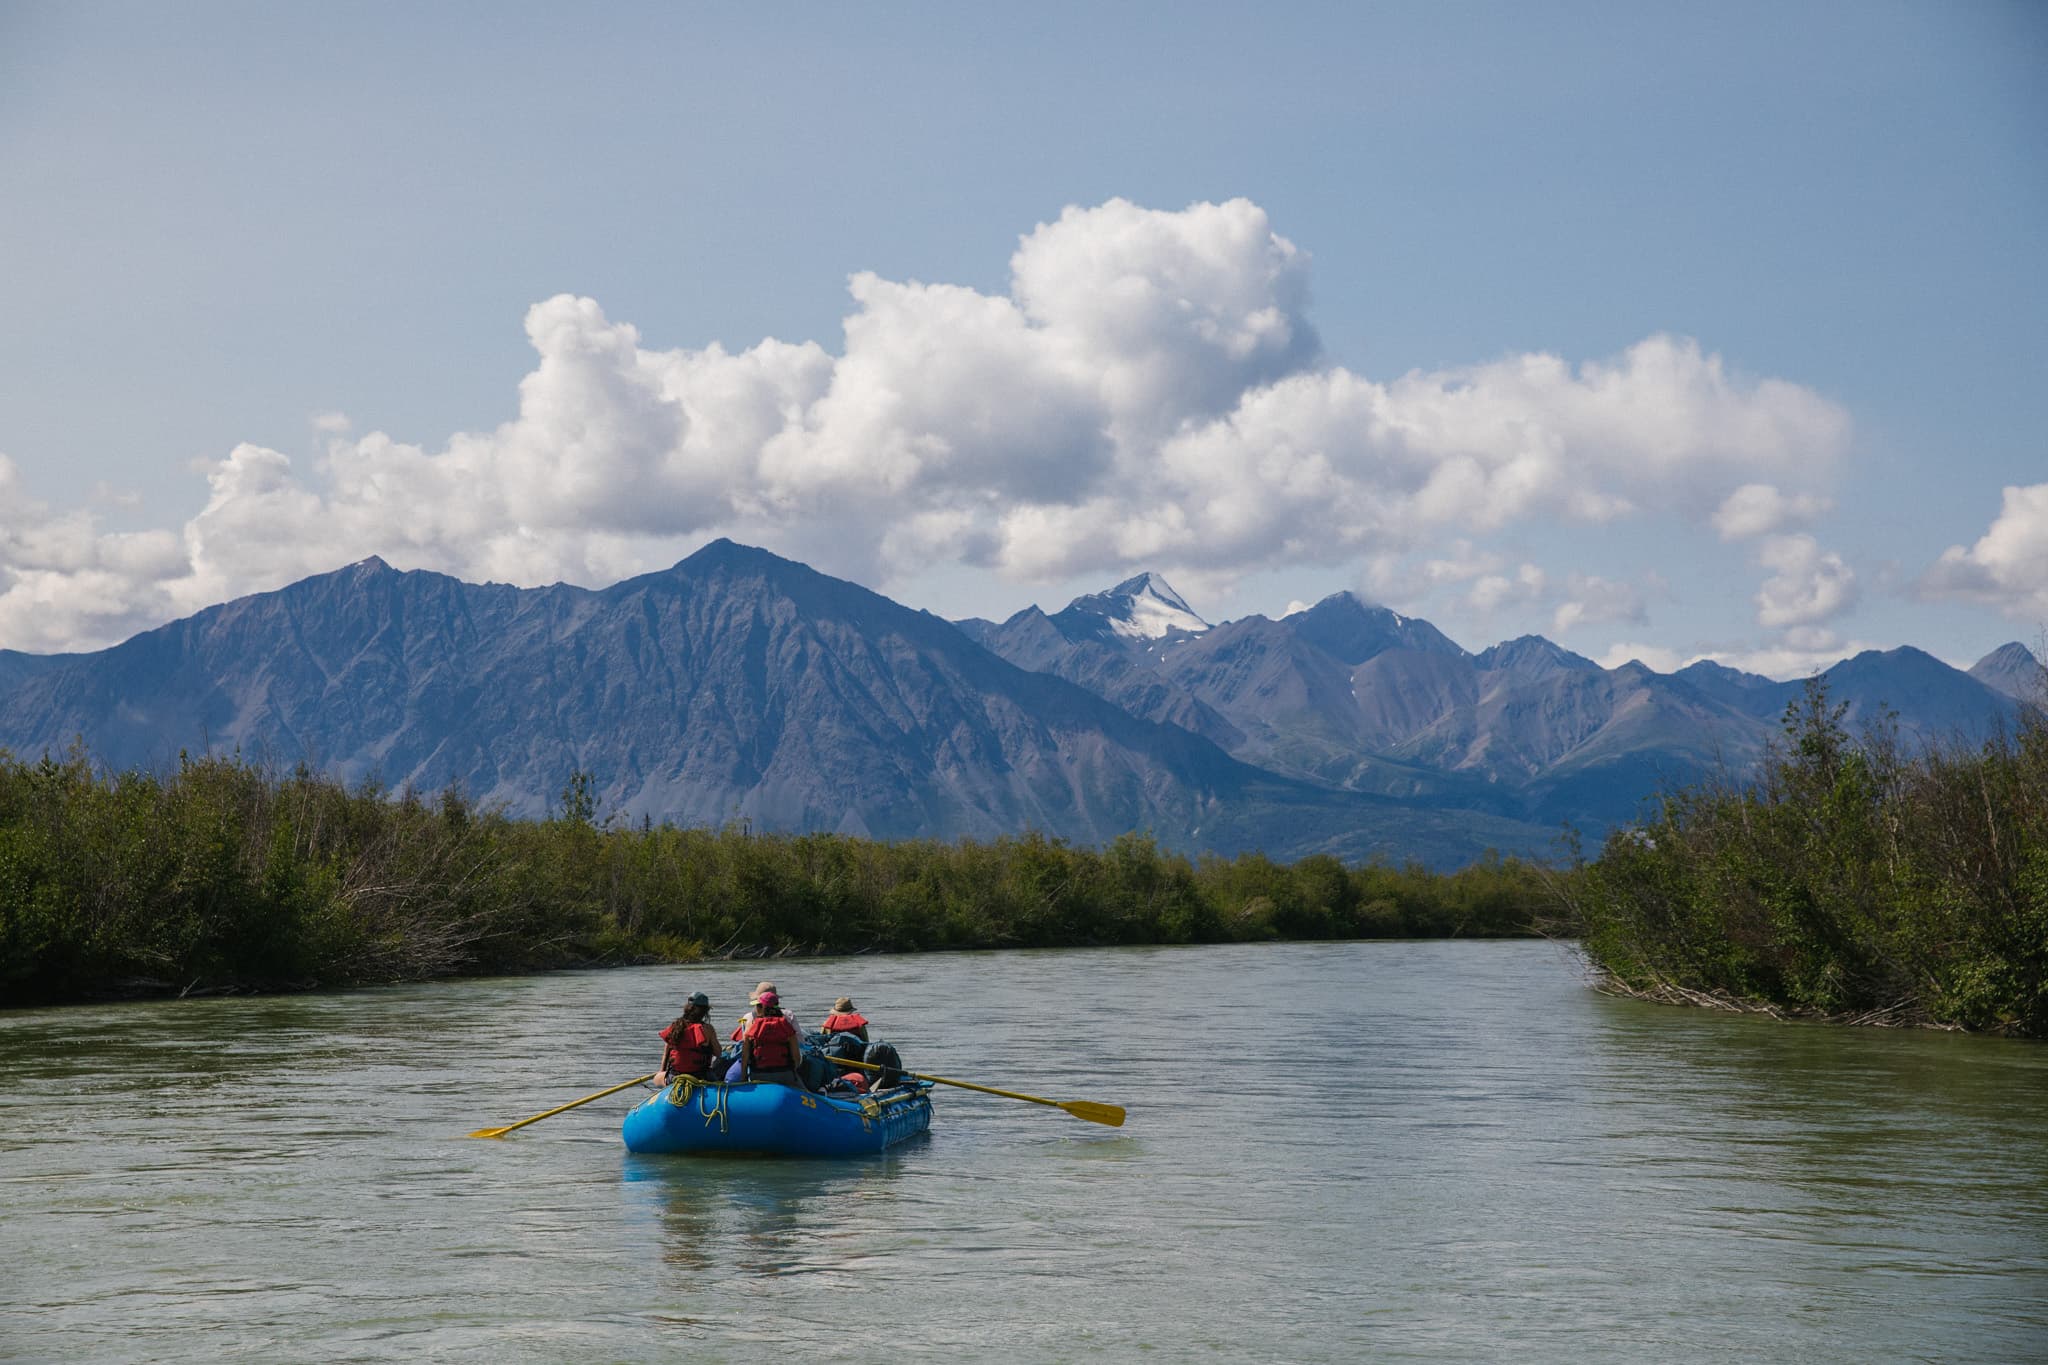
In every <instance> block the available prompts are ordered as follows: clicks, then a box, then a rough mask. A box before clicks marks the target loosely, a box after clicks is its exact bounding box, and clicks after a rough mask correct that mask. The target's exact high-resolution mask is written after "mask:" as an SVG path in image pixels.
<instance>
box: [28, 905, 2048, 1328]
mask: <svg viewBox="0 0 2048 1365" xmlns="http://www.w3.org/2000/svg"><path fill="white" fill-rule="evenodd" d="M762 975H771V976H773V977H774V978H775V979H776V981H777V983H778V984H779V985H780V986H781V987H782V990H783V996H784V999H785V1000H786V1001H789V1002H791V1003H792V1004H793V1005H794V1006H795V1007H796V1012H797V1013H798V1014H799V1017H800V1018H801V1019H803V1020H804V1021H806V1022H807V1023H808V1022H814V1021H815V1020H816V1018H817V1017H818V1016H820V1015H821V1014H822V1013H823V1012H824V1011H825V1009H826V1008H827V1007H828V1006H829V1005H830V1004H831V1000H832V997H833V996H835V995H838V994H841V993H846V994H851V995H852V996H853V997H854V998H855V1000H856V1001H857V1003H858V1004H859V1006H860V1007H861V1009H862V1010H863V1011H864V1012H865V1013H866V1014H867V1015H868V1016H869V1018H870V1019H872V1020H874V1021H875V1024H876V1032H877V1034H878V1035H880V1036H883V1037H886V1038H888V1039H889V1040H890V1041H893V1042H895V1043H896V1044H897V1045H898V1046H899V1047H900V1048H901V1049H902V1052H903V1054H904V1058H905V1060H906V1062H907V1063H908V1064H909V1065H910V1066H912V1067H913V1068H916V1069H920V1070H925V1071H932V1072H937V1073H939V1074H942V1075H946V1076H952V1077H958V1078H961V1079H966V1080H975V1081H982V1082H985V1083H989V1084H993V1085H997V1086H1002V1087H1005V1088H1008V1089H1015V1090H1022V1091H1029V1092H1032V1093H1035V1094H1040V1095H1046V1096H1050V1097H1054V1098H1060V1099H1091V1100H1099V1101H1104V1102H1108V1103H1114V1104H1121V1105H1124V1106H1126V1107H1127V1108H1128V1109H1129V1111H1130V1120H1129V1123H1128V1124H1127V1125H1126V1126H1125V1127H1123V1128H1121V1129H1110V1128H1105V1127H1099V1126H1096V1125H1092V1124H1087V1123H1083V1122H1080V1121H1079V1120H1076V1119H1074V1118H1071V1117H1069V1116H1067V1115H1066V1114H1064V1113H1061V1112H1059V1111H1057V1110H1052V1109H1044V1108H1040V1107H1038V1106H1035V1105H1029V1104H1021V1103H1016V1102H1013V1101H1007V1100H1000V1099H994V1098H990V1097H986V1096H981V1095H976V1094H971V1093H969V1092H966V1091H961V1090H941V1092H940V1093H939V1096H938V1099H939V1107H938V1114H937V1118H936V1120H935V1122H934V1124H933V1128H932V1131H931V1133H930V1134H929V1135H928V1136H926V1137H923V1138H919V1139H916V1140H913V1141H912V1142H910V1143H908V1144H906V1145H904V1146H902V1147H899V1148H897V1149H896V1150H894V1151H892V1152H891V1153H889V1154H887V1155H885V1156H882V1157H878V1158H871V1159H864V1160H855V1161H845V1162H837V1163H813V1162H768V1161H743V1160H692V1159H689V1158H676V1157H635V1156H632V1155H630V1154H628V1153H627V1152H626V1151H625V1149H624V1148H623V1147H622V1146H621V1145H620V1143H619V1137H618V1120H619V1116H620V1115H621V1113H623V1111H624V1109H625V1108H626V1106H627V1104H628V1103H629V1102H630V1100H631V1099H632V1098H633V1097H634V1096H635V1095H637V1094H638V1093H639V1092H638V1091H637V1090H635V1091H627V1092H621V1093H620V1094H618V1095H615V1096H612V1097H610V1098H608V1099H604V1100H599V1101H597V1102H595V1103H593V1104H590V1105H587V1106H585V1107H583V1108H581V1109H577V1110H573V1111H571V1112H569V1113H565V1114H562V1115H560V1116H558V1117H555V1118H552V1119H548V1120H546V1121H545V1122H542V1123H539V1124H535V1125H533V1126H532V1127H530V1128H527V1129H524V1130H523V1131H521V1132H519V1133H516V1134H514V1135H512V1136H511V1137H510V1138H507V1139H505V1140H503V1141H496V1142H492V1141H477V1140H472V1139H469V1138H467V1137H465V1136H464V1134H465V1133H467V1132H468V1131H469V1130H471V1129H473V1128H478V1127H482V1126H485V1125H492V1124H504V1123H509V1122H511V1121H513V1120H515V1119H518V1118H523V1117H526V1116H527V1115H530V1114H533V1113H535V1112H538V1111H539V1110H542V1109H545V1108H548V1107H550V1106H552V1105H555V1104H559V1103H562V1102H564V1101H566V1100H570V1099H574V1098H576V1097H578V1096H580V1095H584V1094H588V1093H590V1092H591V1091H594V1090H598V1089H600V1088H602V1087H604V1086H606V1085H610V1084H614V1083H616V1082H618V1081H622V1080H625V1079H627V1078H628V1077H631V1076H634V1075H638V1074H640V1073H641V1072H644V1071H649V1070H652V1069H653V1066H654V1063H655V1060H656V1059H657V1057H658V1053H659V1043H658V1041H657V1040H656V1038H655V1036H654V1035H655V1030H656V1029H657V1028H658V1027H660V1026H661V1025H662V1024H663V1023H665V1022H667V1020H668V1019H669V1018H670V1017H671V1016H672V1015H673V1014H674V1013H675V1012H676V1010H677V1009H678V1008H679V1006H680V1003H681V1000H682V998H683V996H684V995H685V994H686V993H688V992H689V991H691V990H696V989H702V990H705V991H708V992H709V993H710V994H711V996H712V998H713V1000H714V1001H715V1002H716V1006H717V1015H716V1017H717V1018H718V1019H719V1020H721V1021H728V1020H729V1019H730V1017H731V1016H732V1015H733V1014H734V1013H736V1012H737V1009H738V1008H739V1007H741V1006H742V1005H743V1003H744V999H745V995H746V988H747V987H748V986H750V985H752V983H753V981H754V980H755V979H757V978H758V977H760V976H762ZM0 1285H4V1289H0V1359H8V1360H79V1359H90V1360H96V1361H111V1360H138V1361H141V1360H148V1361H164V1360H184V1361H197V1360H207V1361H211V1360H218V1359H246V1360H255V1361H266V1362H268V1361H278V1360H304V1361H343V1360H418V1359H427V1358H431V1359H436V1360H457V1361H459V1360H478V1361H486V1360H487V1361H493V1362H497V1361H523V1360H533V1361H559V1360H578V1361H612V1360H617V1361H638V1360H724V1359H730V1360H742V1359H749V1358H759V1357H761V1356H762V1355H763V1352H764V1350H765V1351H771V1352H772V1353H773V1356H774V1358H776V1359H785V1360H797V1359H831V1360H852V1361H861V1360H896V1359H902V1358H906V1357H908V1358H922V1359H951V1358H955V1357H962V1356H965V1357H969V1358H976V1359H998V1358H1000V1359H1025V1360H1092V1359H1098V1358H1107V1359H1116V1360H1124V1359H1132V1358H1134V1357H1137V1356H1138V1355H1140V1354H1141V1353H1144V1354H1149V1355H1150V1356H1151V1357H1152V1358H1154V1359H1159V1360H1181V1359H1185V1358H1187V1357H1190V1356H1201V1357H1206V1358H1216V1359H1261V1360H1290V1361H1356V1360H1361V1359H1376V1360H1473V1359H1516V1360H1555V1361H1575V1362H1576V1361H1589V1360H1614V1361H1642V1360H1656V1359H1684V1360H1691V1361H1697V1360H1730V1361H1735V1360H1741V1361H1753V1360H1794V1359H1796V1360H1812V1361H1833V1360H1839V1361H1855V1362H1867V1361H1873V1360H1887V1361H1890V1360H1969V1361H1979V1360H2014V1361H2017V1360H2028V1359H2032V1360H2040V1359H2044V1358H2048V1048H2043V1047H2042V1046H2039V1045H2031V1044H2023V1043H2015V1042H2004V1041H1998V1040H1991V1039H1983V1038H1967V1037H1957V1036H1952V1035H1942V1034H1916V1033H1896V1032H1886V1031H1878V1030H1848V1029H1831V1028H1824V1027H1817V1026H1801V1025H1788V1024H1778V1023H1772V1022H1769V1021H1764V1020H1758V1019H1749V1018H1733V1017H1726V1016H1720V1015H1715V1014H1709V1013H1705V1012H1701V1011H1692V1010H1680V1009H1671V1008H1662V1007H1658V1006H1651V1005H1641V1004H1634V1003H1628V1002H1620V1001H1614V1000H1609V999H1605V998H1602V997H1600V996H1598V995H1596V994H1594V993H1593V992H1591V991H1589V990H1587V989H1586V988H1585V986H1584V984H1583V982H1582V979H1581V975H1580V969H1579V968H1578V966H1577V964H1576V962H1575V960H1574V959H1573V958H1572V957H1571V955H1570V953H1569V952H1568V950H1566V949H1564V948H1560V947H1558V946H1555V945H1551V944H1544V943H1378V944H1339V945H1285V946H1267V947H1226V948H1180V949H1156V950H1102V951H1074V952H1026V953H972V954H946V955H932V956H919V957H896V958H857V959H842V960H828V961H816V960H813V961H801V962H789V963H779V964H775V965H774V966H773V967H772V968H768V969H766V970H765V971H764V969H763V967H762V966H761V965H760V964H747V965H721V966H717V967H709V968H702V969H680V968H644V969H634V970H626V971H614V972H583V973H572V974H562V975H554V976H539V977H527V978H519V979H497V980H485V981H468V982H452V983H449V982H444V983H438V984H433V985H425V986H414V987H404V988H398V989H384V990H371V991H361V992H354V993H346V994H329V995H317V996H300V997H287V998H273V999H217V1000H188V1001H182V1002H165V1003H151V1004H134V1005H117V1006H105V1007H91V1008H75V1009H64V1010H43V1011H34V1012H11V1013H4V1014H0Z"/></svg>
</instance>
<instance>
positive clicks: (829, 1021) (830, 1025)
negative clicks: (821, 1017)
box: [825, 1014, 868, 1033]
mask: <svg viewBox="0 0 2048 1365" xmlns="http://www.w3.org/2000/svg"><path fill="white" fill-rule="evenodd" d="M867 1026H868V1021H867V1020H865V1019H863V1018H861V1017H860V1016H859V1015H858V1014H828V1015H826V1016H825V1032H827V1033H858V1032H859V1031H860V1030H862V1029H864V1028H866V1027H867Z"/></svg>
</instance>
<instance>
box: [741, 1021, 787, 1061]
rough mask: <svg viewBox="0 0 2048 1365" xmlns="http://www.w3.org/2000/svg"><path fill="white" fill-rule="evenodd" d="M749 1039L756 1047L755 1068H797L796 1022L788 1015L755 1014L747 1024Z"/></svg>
mask: <svg viewBox="0 0 2048 1365" xmlns="http://www.w3.org/2000/svg"><path fill="white" fill-rule="evenodd" d="M747 1041H748V1042H749V1043H751V1044H753V1048H754V1070H756V1071H794V1070H795V1069H796V1048H797V1034H796V1024H795V1023H794V1022H792V1021H791V1019H790V1017H789V1016H788V1015H786V1014H757V1015H755V1016H754V1018H753V1020H752V1021H751V1022H750V1023H748V1025H747Z"/></svg>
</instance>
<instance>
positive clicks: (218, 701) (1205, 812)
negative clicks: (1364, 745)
mask: <svg viewBox="0 0 2048 1365" xmlns="http://www.w3.org/2000/svg"><path fill="white" fill-rule="evenodd" d="M74 734H77V735H82V736H83V737H84V738H85V739H86V741H87V743H88V745H89V746H90V747H91V748H92V749H93V751H94V752H95V753H96V754H97V755H98V756H99V757H100V758H101V759H102V760H104V761H107V762H110V763H112V764H115V765H129V764H137V763H143V764H148V763H155V762H163V761H166V760H168V759H169V758H171V757H172V756H173V755H175V753H176V752H177V751H178V750H179V749H181V748H183V749H200V748H205V747H209V746H210V747H213V748H216V749H220V748H227V747H230V746H240V747H241V749H242V750H243V751H244V753H245V754H249V755H251V756H257V757H263V758H268V759H272V760H275V761H278V762H281V763H294V762H299V761H305V762H309V763H312V764H313V765H315V766H317V767H320V768H324V769H326V770H329V771H332V772H336V773H338V774H340V775H343V776H345V777H348V778H351V779H355V778H361V777H366V776H371V775H375V776H377V777H380V778H381V779H382V780H383V781H385V782H387V783H390V784H393V785H398V784H407V785H411V786H414V787H417V788H421V789H426V790H432V789H437V788H439V787H442V786H445V785H447V784H449V783H455V784H459V785H460V786H461V787H462V788H463V789H464V790H465V791H467V792H469V793H470V794H471V795H473V796H476V797H480V798H482V799H484V800H487V801H493V802H501V803H503V804H505V805H506V806H507V807H508V808H509V809H511V810H512V811H513V812H515V813H520V814H538V813H540V812H541V811H542V810H544V809H545V808H546V805H547V803H548V801H549V798H550V797H551V796H552V795H553V794H554V793H556V792H558V791H559V790H560V789H561V787H562V786H563V784H564V783H565V782H566V781H567V779H568V777H569V775H570V774H571V773H572V772H574V771H577V770H585V771H589V772H590V773H592V774H593V775H594V777H595V778H596V783H597V788H598V792H599V794H600V797H601V801H602V804H603V806H604V807H605V808H606V809H609V810H613V811H617V812H619V813H621V814H624V815H627V816H638V815H642V814H645V815H649V816H652V817H656V818H664V819H673V820H676V821H678V822H682V823H723V822H725V821H727V820H730V819H733V818H735V817H744V818H747V819H751V820H753V821H755V822H757V823H758V824H760V825H762V826H764V827H769V828H775V829H786V830H811V829H823V830H844V831H847V832H852V833H862V834H870V835H874V836H876V837H883V838H906V837H937V838H952V837H957V836H960V835H974V836H980V837H987V836H992V835H998V834H1006V833H1016V832H1020V831H1022V830H1024V829H1026V828H1036V829H1042V830H1046V831H1048V832H1051V833H1054V834H1057V835H1061V836H1063V837H1067V838H1071V839H1076V840H1081V841H1085V842H1091V843H1095V842H1103V841H1106V840H1108V839H1111V838H1114V837H1116V836H1117V835H1120V834H1122V833H1124V832H1126V831H1128V830H1131V829H1151V830H1153V831H1155V832H1156V833H1157V834H1158V836H1159V837H1160V839H1161V841H1162V842H1164V843H1166V844H1168V845H1169V846H1173V847H1183V848H1190V849H1197V848H1201V849H1213V850H1216V851H1219V852H1226V853H1227V852H1235V851H1238V850H1240V849H1243V848H1249V847H1264V848H1267V849H1269V850H1270V851H1272V852H1274V853H1276V854H1279V855H1282V856H1295V855H1297V854H1299V853H1302V852H1307V851H1315V850H1323V849H1327V850H1330V851H1336V852H1340V853H1342V854H1344V855H1345V856H1351V857H1359V856H1364V855H1366V854H1368V853H1371V852H1375V851H1377V852H1384V853H1387V854H1389V855H1391V856H1396V857H1407V856H1418V857H1423V858H1425V859H1427V860H1430V861H1434V862H1458V861H1463V860H1465V859H1467V858H1469V857H1471V856H1474V855H1476V854H1477V853H1478V852H1479V851H1480V850H1481V849H1482V848H1484V847H1485V846H1487V845H1489V844H1496V845H1499V846H1502V847H1507V848H1519V849H1528V848H1532V847H1535V846H1537V845H1539V844H1540V843H1542V842H1543V841H1545V840H1547V838H1548V835H1547V833H1546V832H1544V831H1540V830H1535V829H1532V828H1531V827H1528V826H1525V825H1518V824H1514V823H1512V822H1506V821H1491V822H1488V821H1486V820H1483V819H1482V820H1478V821H1475V820H1472V819H1467V818H1465V817H1464V816H1462V815H1445V814H1442V813H1439V812H1434V811H1431V810H1428V809H1419V808H1416V807H1414V806H1410V805H1404V804H1401V803H1398V802H1391V801H1385V800H1376V799H1374V798H1371V797H1368V796H1362V795H1358V794H1354V793H1346V792H1336V791H1329V790H1324V789H1320V788H1317V787H1314V786H1310V785H1307V784H1303V783H1300V782H1294V781H1290V780H1288V779H1285V778H1281V777H1276V776H1274V775H1272V774H1270V773H1266V772H1263V771H1260V770H1258V769H1256V768H1252V767H1249V766H1247V765H1245V764H1243V763H1241V762H1238V761H1237V760H1235V759H1232V758H1231V757H1230V756H1229V755H1227V754H1225V753H1224V752H1223V751H1222V750H1221V749H1219V748H1218V747H1217V746H1215V745H1214V744H1212V743H1210V742H1208V741H1207V740H1205V739H1203V738H1201V737H1200V736H1198V735H1196V734H1193V733H1191V732H1189V731H1187V730H1184V729H1181V728H1179V727H1177V726H1174V725H1168V724H1160V723H1155V722H1152V721H1149V720H1145V719H1142V718H1140V717H1139V716H1136V715H1133V714H1131V713H1129V712H1127V711H1125V710H1123V709H1122V708H1120V707H1118V706H1116V705H1113V704H1112V703H1110V702H1108V701H1105V700H1104V699H1102V698H1101V697H1099V696H1097V695H1095V694H1094V693H1092V692H1090V691H1088V690H1086V689H1084V688H1081V687H1078V686H1075V685H1073V684H1071V683H1068V682H1066V681H1064V680H1062V679H1060V678H1057V677H1053V676H1051V675H1049V674H1044V673H1034V672H1030V671H1027V670H1024V669H1020V668H1018V667H1016V666H1014V665H1012V664H1010V663H1007V662H1005V661H1004V660H1002V659H1000V658H997V657H996V656H995V655H993V654H991V653H990V652H988V651H987V650H984V649H982V648H980V647H979V646H978V645H976V644H975V643H974V642H973V641H972V640H971V639H969V638H968V636H967V635H965V634H964V633H963V632H962V631H960V630H959V629H958V628H956V627H954V626H953V625H951V624H949V623H947V622H944V621H941V620H940V619H939V618H937V617H934V616H930V615H928V614H926V613H922V612H916V611H911V610H909V609H907V608H905V607H902V606H900V605H898V604H897V603H894V602H891V601H889V600H888V599H887V598H884V597H881V596H879V595H877V594H875V593H872V592H869V591H867V590H866V589H864V588H861V587H858V586H857V585H854V584H851V583H846V582H843V581H840V580H837V579H832V578H828V577H826V576H825V575H822V574H819V573H816V572H814V571H813V570H811V569H809V568H807V567H805V566H803V565H801V564H796V563H793V562H791V561H788V560H783V559H779V558H777V557H776V556H774V555H770V554H767V553H766V552H764V551H759V550H750V549H747V548H745V547H742V546H738V545H734V544H731V543H730V542H718V543H715V544H713V545H711V546H707V547H706V548H705V549H704V550H702V551H699V552H698V553H697V554H695V555H692V556H691V557H690V558H689V559H687V560H685V561H683V562H682V563H681V564H678V565H677V566H675V567H674V568H673V569H671V570H668V571H666V572H663V573H657V574H649V575H646V576H644V577H641V578H636V579H631V580H628V581H626V582H624V583H620V584H617V585H615V586H614V587H611V588H607V589H604V590H602V591H598V592H592V591H587V590H584V589H579V588H572V587H565V586H559V585H558V586H555V587H551V588H543V589H535V590H522V589H516V588H510V587H505V586H502V585H473V584H466V583H462V582H459V581H458V580H455V579H451V578H447V577H444V576H441V575H437V574H430V573H399V572H396V571H394V570H392V569H390V568H389V567H388V566H386V565H384V564H383V563H382V562H381V561H376V560H369V561H365V562H363V563H361V564H357V565H353V566H351V567H349V568H347V569H344V570H340V571H338V572H336V573H333V574H327V575H322V576H320V577H317V578H312V579H308V580H305V581H304V582H301V583H296V584H293V585H291V586H290V587H288V588H285V589H282V590H280V591H278V592H275V593H265V594H260V595H258V596H255V597H250V598H244V599H241V600H240V601H237V602H232V603H228V604H225V605H223V606H221V607H216V608H212V609H209V610H208V611H205V612H201V613H199V614H198V615H197V616H194V617H191V618H188V619H187V620H184V621H180V622H174V623H172V624H171V625H168V626H165V627H163V628H161V629H159V630H155V631H151V632H148V633H147V634H145V635H141V636H138V637H136V638H135V639H133V640H130V641H128V642H126V643H124V644H122V645H119V646H116V647H114V648H113V649H110V650H106V651H102V652H101V653H99V654H95V655H83V656H76V657H73V658H71V659H68V660H64V661H59V662H56V663H54V664H52V665H51V666H49V667H46V668H42V669H40V670H34V671H32V672H31V675H30V676H25V677H23V678H21V679H20V680H18V682H17V683H16V685H15V686H14V687H13V688H12V689H11V690H8V691H7V692H6V693H5V694H4V695H0V743H5V744H7V745H8V746H9V747H11V748H13V749H14V750H16V751H17V752H30V753H32V752H34V751H36V750H37V749H38V748H42V747H46V746H52V745H61V744H63V743H65V742H67V741H68V740H69V738H70V737H71V736H72V735H74Z"/></svg>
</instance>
